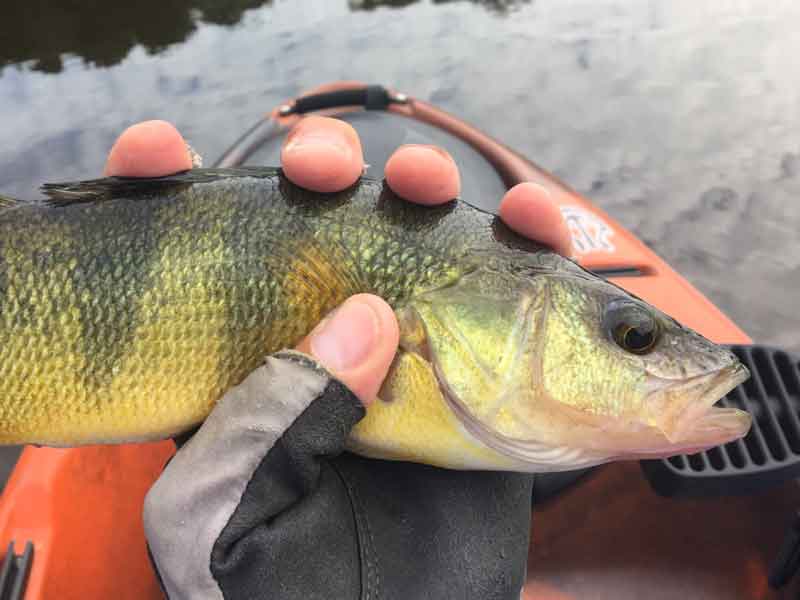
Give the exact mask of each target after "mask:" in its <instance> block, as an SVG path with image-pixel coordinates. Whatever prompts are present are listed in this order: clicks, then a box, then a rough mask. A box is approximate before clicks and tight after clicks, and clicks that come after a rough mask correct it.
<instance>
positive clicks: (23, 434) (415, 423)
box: [0, 167, 751, 473]
mask: <svg viewBox="0 0 800 600" xmlns="http://www.w3.org/2000/svg"><path fill="white" fill-rule="evenodd" d="M42 191H43V194H44V198H42V199H41V200H36V201H19V200H15V199H11V198H5V197H3V198H2V199H0V307H2V309H0V444H38V445H45V446H59V447H71V446H82V445H88V444H119V443H128V442H146V441H153V440H162V439H167V438H170V437H174V436H177V435H180V434H182V433H184V432H187V431H190V430H192V429H193V428H196V427H197V426H198V425H199V424H201V423H202V422H203V420H204V419H205V418H206V417H207V416H208V414H209V413H210V412H211V410H212V409H213V407H214V405H215V404H216V402H217V401H219V399H220V398H222V397H223V396H224V394H225V393H226V392H227V391H228V390H230V389H231V388H233V387H234V386H236V385H237V384H238V383H240V382H241V381H243V380H244V378H246V377H247V375H248V374H249V373H251V372H252V371H253V370H254V369H256V368H257V367H259V366H260V365H261V364H263V362H264V360H265V357H266V356H268V355H270V354H273V353H275V352H277V351H280V350H282V349H287V348H292V347H294V346H295V344H297V343H298V341H299V340H301V339H302V338H303V337H304V336H306V335H307V334H308V333H309V332H310V331H311V330H312V329H313V328H314V326H315V325H316V324H317V323H318V322H319V321H320V320H321V319H323V318H324V316H325V315H327V314H328V313H329V312H330V311H331V310H332V309H334V308H335V307H336V306H338V305H339V304H341V303H342V302H343V301H344V300H345V299H347V298H348V297H349V296H351V295H353V294H356V293H371V294H376V295H378V296H380V297H382V298H383V299H385V300H386V301H387V302H388V303H389V304H390V306H391V307H392V308H393V310H394V311H395V314H396V316H397V319H398V323H399V326H400V344H399V348H398V351H397V354H396V356H395V357H394V361H393V363H392V366H391V368H390V371H389V374H388V376H387V378H386V380H385V381H384V383H383V385H382V387H381V389H380V392H379V395H378V396H379V397H378V399H377V400H376V401H375V402H373V403H371V404H370V405H369V406H368V407H367V409H366V414H365V416H364V417H363V419H361V421H360V422H359V423H358V424H357V425H356V426H355V427H354V429H353V430H352V432H351V433H350V434H349V438H348V442H347V447H348V449H349V450H350V451H352V452H355V453H358V454H361V455H363V456H367V457H372V458H378V459H385V460H403V461H412V462H418V463H425V464H429V465H434V466H438V467H444V468H450V469H462V470H471V469H481V470H484V469H492V470H508V471H518V472H529V473H535V472H546V471H560V470H569V469H575V468H581V467H586V466H591V465H596V464H601V463H605V462H611V461H616V460H627V459H638V458H642V457H650V458H654V457H666V456H671V455H673V454H680V453H686V452H689V451H696V450H699V449H705V448H708V447H711V446H715V445H718V444H722V443H726V442H729V441H732V440H735V439H738V438H740V437H742V436H744V435H745V434H746V433H747V431H748V429H749V427H750V422H751V419H750V416H749V415H748V414H747V413H746V412H744V411H740V410H738V409H734V408H722V407H715V406H713V405H714V404H715V403H716V402H717V401H718V400H719V399H720V398H721V397H723V396H724V395H725V394H726V393H727V392H729V391H730V390H731V389H733V388H734V387H735V386H737V385H739V384H740V383H742V382H743V381H745V380H746V379H747V377H748V376H749V373H748V371H747V369H746V368H745V367H744V366H743V365H742V364H741V363H740V362H739V360H738V359H737V358H736V357H735V356H734V355H733V354H732V353H731V352H730V351H729V350H728V349H726V348H724V347H722V346H719V345H717V344H715V343H712V342H711V341H709V340H707V339H705V338H704V337H702V336H701V335H700V334H698V333H696V332H694V331H691V330H689V329H687V328H686V327H684V326H682V325H681V324H679V323H678V322H677V321H675V320H674V319H672V318H671V317H669V316H668V315H666V314H664V313H663V312H661V311H659V310H658V309H656V308H655V307H653V306H651V305H649V304H648V303H646V302H645V301H643V300H641V299H639V298H637V297H635V296H633V295H631V294H630V293H628V292H626V291H625V290H623V289H622V288H620V287H618V286H616V285H614V284H613V283H611V282H609V281H606V280H605V279H603V278H601V277H599V276H597V275H596V274H593V273H591V272H590V271H587V270H585V269H583V268H582V267H580V266H579V265H578V264H577V263H575V262H573V261H572V260H570V259H568V258H565V257H563V256H560V255H558V254H556V253H555V252H553V251H552V250H551V249H549V248H547V247H545V246H542V245H540V244H538V243H536V242H533V241H531V240H528V239H526V238H524V237H522V236H520V235H518V234H516V233H515V232H514V231H513V230H511V229H510V228H509V227H507V226H506V225H505V224H504V223H503V222H502V220H500V219H499V218H498V217H497V216H496V215H494V214H492V213H490V212H486V211H484V210H481V209H478V208H476V207H474V206H471V205H470V204H468V203H466V202H464V201H461V200H458V199H454V200H453V201H451V202H448V203H446V204H444V205H441V206H436V207H430V206H419V205H415V204H412V203H410V202H405V201H402V200H401V199H399V198H398V197H396V196H395V195H394V194H393V192H392V191H391V189H390V188H389V187H388V186H387V185H386V184H385V182H383V181H380V180H371V179H367V178H362V179H360V180H359V181H358V182H356V184H354V185H353V186H352V187H350V188H348V189H346V190H344V191H341V192H338V193H328V194H318V193H313V192H310V191H308V190H305V189H302V188H300V187H297V186H295V185H294V184H292V183H291V182H290V181H289V180H288V179H287V178H286V177H285V175H284V174H283V172H282V171H281V170H280V169H279V168H272V167H242V168H235V169H200V168H198V169H192V170H189V171H185V172H182V173H178V174H175V175H171V176H166V177H157V178H123V177H107V178H102V179H96V180H88V181H79V182H72V183H55V184H45V185H44V186H42Z"/></svg>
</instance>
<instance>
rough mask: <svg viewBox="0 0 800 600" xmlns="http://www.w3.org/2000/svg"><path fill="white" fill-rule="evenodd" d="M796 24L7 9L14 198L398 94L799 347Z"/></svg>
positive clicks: (100, 5) (370, 9) (626, 0)
mask: <svg viewBox="0 0 800 600" xmlns="http://www.w3.org/2000/svg"><path fill="white" fill-rule="evenodd" d="M799 19H800V5H798V4H796V3H794V2H777V1H776V2H770V3H765V2H758V1H756V0H740V1H737V2H733V1H731V2H725V1H721V0H720V1H717V2H698V1H697V0H692V1H682V0H680V1H673V2H668V1H664V2H643V1H638V0H603V1H594V0H592V1H590V0H585V1H577V0H571V1H564V0H561V1H558V0H537V1H530V2H526V1H524V0H520V1H516V2H513V1H505V2H504V1H502V0H497V1H495V2H480V1H467V0H461V1H458V0H456V1H449V2H446V1H413V0H396V1H394V2H388V1H378V0H362V1H358V2H357V1H355V0H353V1H351V2H349V3H348V2H345V1H343V0H341V1H333V0H316V1H307V2H289V1H275V2H259V1H257V0H238V1H236V0H229V1H227V2H222V1H220V2H216V1H213V0H182V1H181V0H159V1H158V2H155V1H153V0H147V1H143V2H138V3H122V4H120V3H110V2H99V1H96V0H95V1H89V0H72V1H71V2H63V3H55V4H53V3H48V2H44V0H37V1H35V2H23V1H22V0H6V1H5V2H4V3H2V6H1V7H0V189H2V190H3V191H4V192H7V193H10V194H16V195H19V196H33V195H35V194H36V186H37V185H38V184H39V183H41V182H44V181H47V180H50V181H52V180H64V179H73V178H82V177H91V176H96V175H97V174H99V172H100V170H101V168H102V165H103V162H104V158H105V154H106V152H107V150H108V148H109V147H110V146H111V144H112V142H113V141H114V138H115V137H116V135H117V134H118V133H119V132H120V131H121V130H122V129H123V128H124V127H126V126H127V125H130V124H131V123H134V122H136V121H139V120H142V119H150V118H164V119H167V120H170V121H172V122H174V123H175V124H176V125H177V126H178V127H179V128H180V129H181V131H182V132H184V134H185V135H186V137H187V138H188V139H189V140H190V142H191V143H192V144H193V145H194V146H195V147H196V148H197V149H198V150H200V151H201V153H203V154H204V155H205V156H206V158H207V159H210V160H213V158H215V157H216V156H217V155H218V154H219V153H220V152H221V151H222V150H223V149H224V148H225V147H227V145H228V144H229V143H230V142H231V141H232V140H233V139H234V138H235V137H236V136H237V134H238V133H239V131H240V130H242V129H243V128H245V127H246V126H247V125H249V124H250V123H251V122H252V121H253V120H254V119H255V118H256V117H257V116H258V115H259V114H260V113H262V112H264V111H265V110H267V109H269V108H271V107H272V106H274V105H275V104H276V103H278V102H280V101H281V100H284V99H285V98H287V97H291V96H293V95H295V94H296V93H298V92H299V91H301V90H303V89H306V88H309V87H312V86H315V85H317V84H319V83H322V82H326V81H331V80H336V79H340V78H352V79H361V80H365V81H369V82H379V83H387V84H391V85H394V86H397V87H399V88H401V89H403V90H405V91H408V92H409V93H412V94H414V95H416V96H418V97H420V98H424V99H428V100H431V101H433V102H435V103H437V104H439V105H440V106H442V107H443V108H445V109H447V110H449V111H452V112H454V113H455V114H457V115H460V116H462V117H464V118H465V119H467V120H469V121H471V122H473V123H475V124H476V125H478V126H479V127H480V128H482V129H484V130H485V131H487V132H489V133H491V134H493V135H495V136H497V137H500V138H501V139H503V140H505V141H506V142H507V143H509V144H510V145H511V146H512V147H515V148H517V149H519V150H521V151H522V152H523V153H525V154H527V155H528V156H530V157H531V158H533V159H534V160H536V161H537V162H539V163H540V164H542V165H544V166H545V167H547V168H549V169H550V170H552V171H554V172H555V173H556V174H558V175H559V176H561V177H562V178H563V179H565V180H566V181H567V182H568V183H570V184H571V185H572V186H573V187H575V188H577V189H578V190H580V191H582V192H584V193H586V194H587V195H588V196H589V197H590V198H592V199H593V200H595V201H596V202H597V203H598V204H600V205H601V206H602V207H604V208H605V209H606V210H608V211H609V212H610V213H611V214H612V215H613V216H615V217H616V218H617V219H619V220H620V221H621V222H622V223H623V224H625V225H626V226H628V227H630V228H631V229H633V231H634V232H635V233H637V234H638V235H639V236H641V237H642V238H643V239H644V240H645V241H646V242H648V243H649V244H650V245H652V246H653V247H654V248H655V249H656V251H657V252H659V253H660V254H661V255H663V256H664V257H665V258H666V259H667V260H668V261H669V262H670V263H672V264H673V265H674V266H675V267H676V268H677V269H678V270H679V271H680V272H682V273H683V274H685V275H686V276H687V277H688V278H689V279H690V280H691V281H692V282H693V283H695V284H696V285H697V286H698V287H699V288H700V289H701V290H702V291H703V292H705V293H706V294H707V295H709V296H710V297H711V299H712V300H713V301H714V302H716V303H717V304H719V305H720V306H721V307H722V308H723V309H724V310H725V311H727V312H728V313H729V314H731V316H732V317H733V318H734V319H735V320H736V321H737V322H738V323H740V324H741V325H742V327H743V328H744V329H745V330H746V331H748V332H749V333H750V334H751V335H752V336H753V337H754V338H756V339H757V340H758V341H761V342H769V343H774V344H779V345H783V346H787V347H790V348H793V349H795V350H800V312H799V311H798V310H797V308H796V304H797V303H798V301H800V298H799V297H798V296H799V294H798V292H799V291H800V235H799V234H798V228H800V79H798V63H797V56H800V28H798V27H797V23H798V22H800V20H799Z"/></svg>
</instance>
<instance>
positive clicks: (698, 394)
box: [647, 361, 752, 454]
mask: <svg viewBox="0 0 800 600" xmlns="http://www.w3.org/2000/svg"><path fill="white" fill-rule="evenodd" d="M749 377H750V371H749V370H748V369H747V367H745V366H744V365H743V364H742V363H740V362H738V361H736V362H735V363H734V364H731V365H728V366H725V367H723V368H721V369H719V370H717V371H713V372H711V373H707V374H704V375H699V376H697V377H693V378H691V379H688V380H685V381H680V382H668V383H667V382H665V381H664V380H659V379H658V378H656V377H653V376H651V379H650V381H648V385H649V386H652V387H653V388H655V389H654V391H653V392H651V394H650V395H648V399H647V402H648V404H650V405H651V406H652V407H653V413H652V414H654V417H653V418H652V424H653V425H654V426H655V427H656V428H657V429H659V430H660V431H661V433H662V434H663V435H664V437H666V440H667V442H668V444H669V446H670V448H669V449H670V450H671V451H674V453H686V452H688V451H699V450H701V449H705V448H710V447H713V446H718V445H720V444H726V443H728V442H731V441H733V440H736V439H739V438H742V437H744V436H745V435H747V432H748V431H749V430H750V426H751V424H752V418H751V416H750V415H749V414H748V413H746V412H745V411H743V410H739V409H738V408H728V407H720V406H714V404H716V403H717V401H719V400H720V399H721V398H722V397H724V396H725V395H727V394H728V393H729V392H730V391H731V390H733V389H734V388H736V387H737V386H739V385H741V384H742V383H744V382H745V381H746V380H747V379H748V378H749ZM665 384H666V385H665ZM663 451H664V449H661V450H658V451H653V453H654V454H656V453H659V454H663Z"/></svg>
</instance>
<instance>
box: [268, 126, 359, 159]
mask: <svg viewBox="0 0 800 600" xmlns="http://www.w3.org/2000/svg"><path fill="white" fill-rule="evenodd" d="M319 149H326V150H333V151H334V152H336V153H338V154H341V155H342V156H343V157H345V158H346V159H350V158H351V157H352V155H353V149H352V147H351V145H350V143H349V141H348V140H347V138H346V137H345V136H344V135H343V134H341V133H339V132H338V131H333V130H330V131H329V130H324V129H323V130H320V129H312V128H309V131H304V130H303V129H299V130H297V131H295V132H294V133H293V134H292V135H290V136H289V137H288V139H287V140H286V145H285V146H284V147H283V152H284V153H286V154H295V153H303V152H307V151H308V150H311V151H312V152H313V151H316V150H319Z"/></svg>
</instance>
